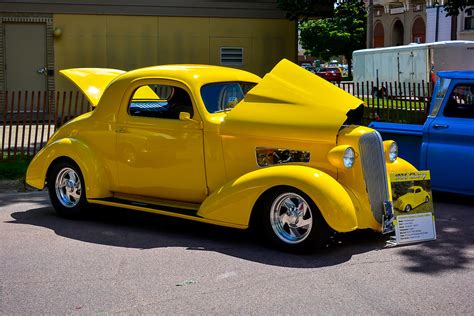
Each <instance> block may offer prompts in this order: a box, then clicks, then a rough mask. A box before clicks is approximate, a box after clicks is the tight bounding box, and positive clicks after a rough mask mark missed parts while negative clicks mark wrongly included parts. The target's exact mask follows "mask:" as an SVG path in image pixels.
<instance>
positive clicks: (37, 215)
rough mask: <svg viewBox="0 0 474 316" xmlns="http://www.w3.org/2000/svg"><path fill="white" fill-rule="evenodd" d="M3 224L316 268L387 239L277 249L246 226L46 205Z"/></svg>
mask: <svg viewBox="0 0 474 316" xmlns="http://www.w3.org/2000/svg"><path fill="white" fill-rule="evenodd" d="M11 217H12V218H13V219H14V220H12V221H9V222H7V223H12V224H26V225H33V226H38V227H44V228H47V229H51V230H53V231H54V232H55V233H56V234H57V235H59V236H63V237H65V238H70V239H74V240H79V241H83V242H88V243H94V244H102V245H107V246H114V247H125V248H135V249H153V248H166V247H184V248H186V249H187V250H189V251H213V252H218V253H223V254H226V255H229V256H233V257H238V258H241V259H245V260H249V261H253V262H259V263H263V264H268V265H274V266H283V267H295V268H317V267H325V266H333V265H337V264H341V263H344V262H347V261H349V260H350V259H351V257H352V256H353V255H356V254H359V253H365V252H370V251H377V250H381V249H382V248H384V246H385V244H386V238H385V237H384V236H382V235H380V234H377V233H374V232H371V231H358V232H354V233H349V234H338V235H335V236H334V237H333V238H332V239H331V241H330V243H329V244H328V246H327V247H326V248H325V249H322V250H320V251H319V252H317V253H315V254H311V255H297V254H288V253H282V252H281V251H277V250H274V249H271V248H267V247H266V246H264V244H263V242H261V241H260V240H259V239H258V237H256V235H255V234H253V233H251V232H250V231H247V230H245V231H244V230H238V229H230V228H225V227H219V226H213V225H208V224H203V223H198V222H192V221H188V220H183V219H178V218H171V217H166V216H161V215H155V214H148V213H141V212H136V211H129V210H125V209H117V208H109V207H99V208H96V209H94V212H93V213H91V214H89V215H87V216H86V217H85V218H83V219H80V220H69V219H65V218H62V217H60V216H58V215H56V213H55V212H54V211H53V209H52V207H51V206H46V207H38V208H33V209H29V210H27V211H24V212H15V213H12V214H11Z"/></svg>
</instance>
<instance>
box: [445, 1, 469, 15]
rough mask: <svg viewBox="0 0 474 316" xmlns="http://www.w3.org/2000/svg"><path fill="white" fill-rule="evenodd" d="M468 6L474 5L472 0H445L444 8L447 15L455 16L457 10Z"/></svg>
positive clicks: (457, 12)
mask: <svg viewBox="0 0 474 316" xmlns="http://www.w3.org/2000/svg"><path fill="white" fill-rule="evenodd" d="M469 6H474V0H450V1H446V3H445V5H444V9H445V10H446V12H447V15H448V16H456V15H458V14H459V11H461V10H464V9H465V8H466V7H469Z"/></svg>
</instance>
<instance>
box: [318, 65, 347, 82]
mask: <svg viewBox="0 0 474 316" xmlns="http://www.w3.org/2000/svg"><path fill="white" fill-rule="evenodd" d="M316 74H317V75H318V76H320V77H321V78H324V79H326V80H327V81H337V82H339V81H341V80H342V72H341V70H340V69H339V68H338V67H327V68H324V67H323V68H321V69H319V71H318V72H317V73H316Z"/></svg>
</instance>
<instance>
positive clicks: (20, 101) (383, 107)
mask: <svg viewBox="0 0 474 316" xmlns="http://www.w3.org/2000/svg"><path fill="white" fill-rule="evenodd" d="M335 84H336V85H337V86H339V87H340V88H341V89H343V90H345V91H347V92H348V93H350V94H352V95H354V96H356V97H359V98H360V99H361V100H363V101H364V102H365V104H366V105H367V106H366V107H365V112H364V120H363V122H364V124H368V123H369V122H371V121H375V120H377V121H389V122H401V123H412V124H422V123H423V122H424V120H425V119H426V116H427V113H428V106H429V101H430V86H429V84H427V83H424V82H421V83H416V84H415V83H410V84H408V83H396V82H389V83H387V82H385V83H379V84H378V85H377V84H376V83H375V82H364V83H353V82H339V83H335ZM0 98H1V99H2V100H3V102H1V103H0V104H2V103H3V108H2V114H1V116H0V120H1V121H0V137H1V138H0V141H1V144H0V160H3V159H18V158H26V159H28V158H30V157H32V156H34V155H35V154H36V153H37V152H38V151H39V150H40V149H41V148H42V147H43V146H44V145H45V144H46V142H47V140H48V139H49V138H50V137H51V135H52V134H53V133H54V131H55V130H56V129H57V128H59V127H60V126H61V125H63V124H64V123H65V122H67V121H68V120H70V119H72V118H73V117H76V116H78V115H80V114H82V113H85V112H88V111H90V110H91V109H92V108H91V105H90V103H89V102H88V101H87V99H86V98H85V96H84V95H83V94H82V93H81V92H79V91H74V92H73V91H68V92H66V91H62V92H59V91H58V92H56V93H48V92H44V91H7V92H5V93H3V95H0Z"/></svg>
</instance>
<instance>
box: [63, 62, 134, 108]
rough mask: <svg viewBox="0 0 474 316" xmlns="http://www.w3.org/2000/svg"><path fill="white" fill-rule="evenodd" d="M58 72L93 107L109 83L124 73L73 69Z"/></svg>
mask: <svg viewBox="0 0 474 316" xmlns="http://www.w3.org/2000/svg"><path fill="white" fill-rule="evenodd" d="M59 72H60V73H61V74H62V75H63V76H65V77H66V78H68V79H69V80H71V81H72V82H73V83H74V84H75V85H76V86H77V87H78V88H79V89H81V90H82V92H83V93H84V94H85V95H86V97H87V99H89V102H90V103H91V104H92V106H94V107H95V106H97V104H98V103H99V100H100V98H101V97H102V94H104V91H105V88H107V86H108V85H109V83H111V82H112V80H114V79H115V78H117V77H118V76H120V75H121V74H123V73H125V71H123V70H118V69H107V68H74V69H64V70H60V71H59Z"/></svg>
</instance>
